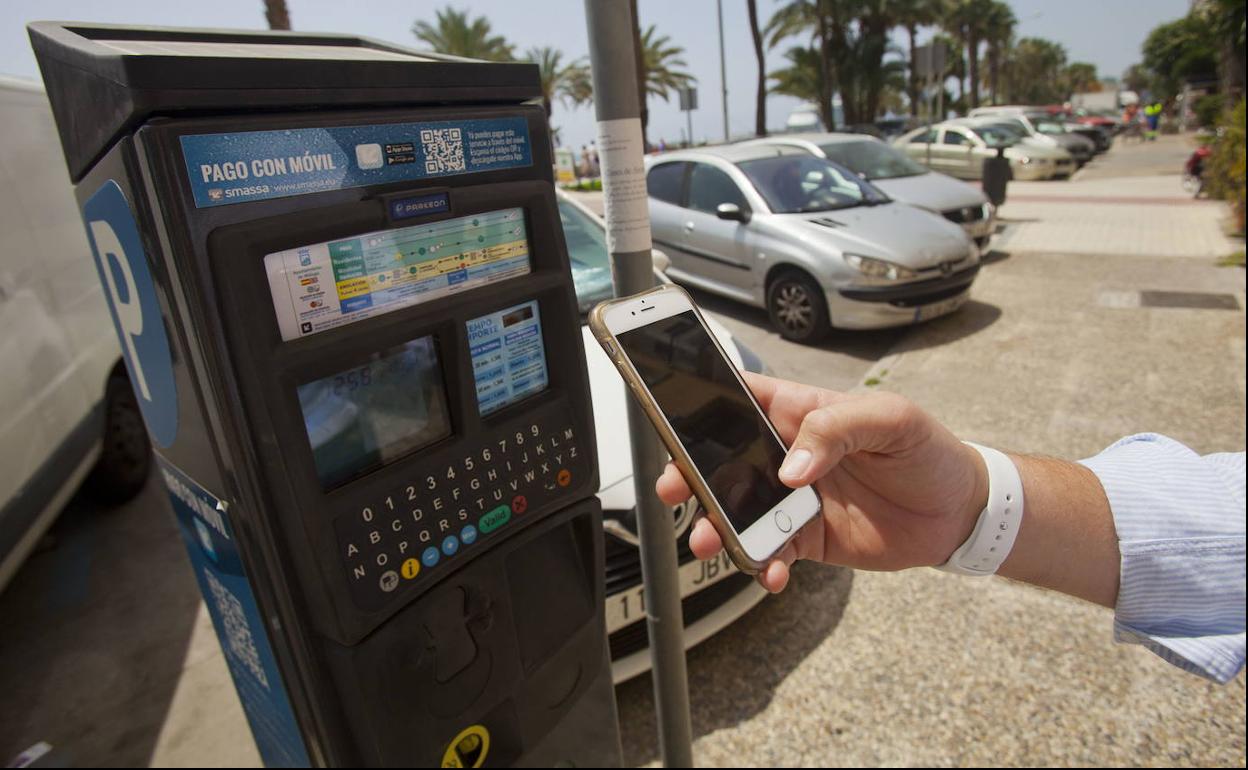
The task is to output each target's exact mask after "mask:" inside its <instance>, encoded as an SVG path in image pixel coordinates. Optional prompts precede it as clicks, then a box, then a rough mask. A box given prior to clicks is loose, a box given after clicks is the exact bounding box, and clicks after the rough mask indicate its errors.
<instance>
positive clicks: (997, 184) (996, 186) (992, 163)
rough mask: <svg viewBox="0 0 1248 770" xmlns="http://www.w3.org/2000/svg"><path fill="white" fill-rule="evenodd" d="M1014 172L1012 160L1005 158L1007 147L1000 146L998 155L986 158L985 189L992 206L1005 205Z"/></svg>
mask: <svg viewBox="0 0 1248 770" xmlns="http://www.w3.org/2000/svg"><path fill="white" fill-rule="evenodd" d="M1012 176H1013V172H1012V171H1011V170H1010V159H1009V158H1007V157H1005V147H1004V146H1003V145H999V146H998V147H997V154H996V155H993V156H992V157H991V158H984V173H983V180H984V181H983V188H984V195H986V196H988V200H990V201H992V205H994V206H997V207H1000V206H1001V205H1002V204H1003V203H1005V191H1006V187H1007V186H1008V185H1009V182H1010V177H1012Z"/></svg>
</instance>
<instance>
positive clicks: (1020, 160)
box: [1014, 155, 1031, 166]
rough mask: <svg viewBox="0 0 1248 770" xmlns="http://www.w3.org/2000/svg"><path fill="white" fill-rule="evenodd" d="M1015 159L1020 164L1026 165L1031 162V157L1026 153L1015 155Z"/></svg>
mask: <svg viewBox="0 0 1248 770" xmlns="http://www.w3.org/2000/svg"><path fill="white" fill-rule="evenodd" d="M1014 160H1015V161H1016V162H1017V163H1018V165H1020V166H1026V165H1027V164H1028V163H1030V162H1031V158H1029V157H1027V156H1026V155H1015V156H1014Z"/></svg>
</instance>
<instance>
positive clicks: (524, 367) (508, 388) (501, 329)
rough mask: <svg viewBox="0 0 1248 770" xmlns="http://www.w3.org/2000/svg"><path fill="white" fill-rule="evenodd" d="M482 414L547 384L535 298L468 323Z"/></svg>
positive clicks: (539, 321) (506, 404)
mask: <svg viewBox="0 0 1248 770" xmlns="http://www.w3.org/2000/svg"><path fill="white" fill-rule="evenodd" d="M468 345H469V348H470V350H471V353H472V373H473V376H474V378H475V379H476V382H477V406H478V407H479V408H480V409H481V414H489V413H490V412H494V411H497V410H499V409H502V408H503V407H505V406H508V405H509V404H514V403H516V402H517V401H519V400H520V399H522V398H525V397H526V396H530V395H532V394H534V393H537V392H540V391H543V390H545V389H546V386H547V384H548V383H549V381H550V380H549V376H548V374H547V370H546V348H545V346H544V345H543V344H542V321H541V317H540V316H539V315H538V307H537V300H531V301H529V302H526V303H524V304H523V305H516V306H515V307H509V308H507V309H506V310H500V311H498V312H497V313H491V314H490V315H487V316H482V317H481V318H474V319H473V320H471V321H469V322H468Z"/></svg>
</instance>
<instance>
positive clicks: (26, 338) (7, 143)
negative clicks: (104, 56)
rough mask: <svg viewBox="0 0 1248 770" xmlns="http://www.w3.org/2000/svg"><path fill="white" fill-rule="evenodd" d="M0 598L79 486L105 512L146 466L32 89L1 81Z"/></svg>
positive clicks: (74, 212) (132, 491) (143, 444)
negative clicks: (0, 365)
mask: <svg viewBox="0 0 1248 770" xmlns="http://www.w3.org/2000/svg"><path fill="white" fill-rule="evenodd" d="M0 123H3V125H4V126H5V136H4V142H3V143H0V196H2V200H0V329H4V334H3V336H0V361H3V362H4V367H3V370H2V371H0V402H2V403H4V404H5V405H6V408H5V411H4V413H3V416H0V469H2V470H3V473H0V589H3V588H4V586H5V585H7V584H8V582H9V580H10V579H11V578H12V577H13V575H14V573H16V572H17V570H18V568H19V567H20V566H21V565H22V562H23V561H24V560H25V559H26V557H27V556H28V555H29V554H30V552H31V551H32V550H33V549H34V547H35V546H36V545H37V544H38V543H39V539H40V538H41V537H42V536H43V534H44V533H45V532H46V531H47V530H48V528H49V527H50V526H52V523H53V522H54V521H56V517H57V515H58V514H59V513H60V511H61V508H62V507H64V505H65V503H66V502H67V501H68V500H69V498H70V497H72V496H73V494H74V492H75V491H76V490H77V488H78V487H79V485H80V484H82V483H83V482H84V481H85V483H86V485H87V487H88V489H89V490H90V491H91V492H92V493H94V494H95V496H96V497H98V498H100V499H101V500H103V501H105V502H110V503H117V502H121V501H124V500H127V499H129V498H130V497H133V496H134V495H136V494H138V492H139V490H141V489H142V488H143V483H144V481H145V480H146V478H147V474H148V469H149V466H150V461H151V454H150V448H149V446H148V441H147V431H146V430H145V428H144V426H143V419H142V417H141V416H140V414H139V408H138V403H137V402H135V400H134V393H133V391H132V390H131V388H130V381H129V379H128V377H127V375H126V369H125V366H124V365H123V364H122V361H121V349H120V347H119V346H118V343H117V335H116V334H115V333H114V332H113V324H112V322H111V321H110V319H109V312H108V307H107V305H106V304H105V301H104V292H103V291H102V290H101V288H100V276H99V274H98V273H97V272H96V268H95V265H94V261H93V260H92V258H91V247H90V246H89V245H88V244H87V236H86V232H85V231H84V230H83V226H82V218H81V217H80V216H79V213H78V205H77V203H76V202H75V201H74V194H73V189H72V188H71V186H70V183H69V173H68V172H67V171H66V169H65V160H64V156H63V155H62V154H61V146H60V144H59V143H58V141H57V136H58V134H57V132H56V128H55V126H53V124H52V111H51V108H50V107H49V106H48V100H47V97H46V96H45V95H44V91H43V89H42V88H41V87H40V86H39V85H38V84H37V83H34V82H32V81H27V80H19V79H17V78H8V77H0Z"/></svg>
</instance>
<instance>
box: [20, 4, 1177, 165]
mask: <svg viewBox="0 0 1248 770" xmlns="http://www.w3.org/2000/svg"><path fill="white" fill-rule="evenodd" d="M722 2H723V14H724V44H725V57H724V58H725V62H726V64H725V69H726V72H727V78H726V79H727V84H728V130H729V133H730V135H731V136H733V137H734V138H735V137H739V136H744V135H747V134H751V133H753V130H754V94H755V89H756V88H757V83H758V66H757V64H756V62H755V59H754V50H753V44H752V42H751V39H750V28H749V21H748V17H747V15H746V2H745V0H722ZM782 2H783V0H758V14H759V17H760V24H765V23H766V19H767V18H769V17H770V15H771V14H772V13H773V12H774V11H775V9H776V8H777V7H779V5H780V4H781V3H782ZM1008 2H1009V4H1010V5H1011V6H1012V7H1013V9H1014V15H1015V16H1016V17H1017V18H1018V21H1019V23H1018V27H1017V31H1016V34H1017V36H1018V37H1045V38H1048V39H1050V40H1054V41H1056V42H1058V43H1061V44H1062V45H1064V46H1065V47H1066V50H1067V53H1068V57H1069V60H1071V61H1087V62H1091V63H1093V64H1095V65H1096V67H1097V70H1098V72H1099V73H1100V74H1101V75H1103V76H1104V75H1109V76H1120V75H1121V74H1122V72H1123V70H1125V69H1126V68H1127V67H1128V66H1129V65H1131V64H1133V63H1135V62H1137V61H1139V58H1140V55H1139V50H1140V45H1141V44H1142V43H1143V42H1144V38H1145V37H1146V36H1147V35H1148V33H1149V31H1150V30H1151V29H1152V28H1153V27H1155V26H1156V25H1158V24H1160V23H1162V22H1165V21H1170V20H1173V19H1176V18H1178V17H1180V16H1183V15H1184V14H1185V13H1186V12H1187V8H1188V0H1008ZM287 5H288V7H289V9H290V17H291V24H292V26H293V27H294V28H295V29H297V30H301V31H305V32H318V31H322V32H323V31H330V32H340V33H354V34H359V35H364V36H367V37H373V38H379V39H381V40H387V41H390V42H393V43H397V44H400V45H404V46H409V47H413V48H419V47H421V44H420V43H419V41H417V40H416V38H415V37H414V36H413V35H412V34H411V27H412V23H413V22H415V21H416V20H418V19H420V20H427V21H430V22H433V21H434V19H435V12H436V10H437V9H440V8H443V7H445V6H447V5H451V6H453V7H455V8H457V9H459V10H466V11H468V12H469V13H470V14H471V15H473V16H478V15H480V16H485V17H487V18H488V19H489V20H490V22H491V24H492V26H493V29H494V32H495V34H502V35H504V36H505V37H506V38H507V40H508V41H510V42H511V43H513V44H514V45H515V47H516V50H517V51H518V52H523V51H525V50H526V49H528V48H530V47H533V46H542V45H549V46H554V47H556V48H558V49H560V50H561V51H563V53H564V60H565V61H571V60H573V59H577V58H579V57H582V56H588V53H589V46H588V43H587V41H586V32H585V14H584V3H583V0H434V1H430V0H354V1H353V2H345V1H344V0H287ZM538 10H540V12H537V11H538ZM638 13H639V16H640V20H641V24H642V27H643V28H645V27H646V26H649V25H650V24H654V25H656V26H657V31H658V33H659V34H662V35H667V36H669V37H670V38H671V41H672V43H673V44H675V45H678V46H682V47H684V49H685V55H684V58H685V62H686V64H687V67H686V70H687V71H688V72H690V73H691V74H692V75H694V76H695V77H696V78H697V80H698V84H697V87H698V103H699V109H698V110H695V111H694V112H693V115H692V116H691V117H692V121H693V135H694V138H695V139H696V140H698V141H701V140H702V139H711V140H720V139H723V136H724V119H723V109H722V108H723V104H724V102H723V99H722V96H721V89H722V81H721V78H720V56H719V35H718V26H717V23H716V3H715V1H714V0H638ZM40 19H54V20H67V21H94V22H109V23H116V24H152V25H160V26H183V27H235V28H244V29H263V28H265V27H266V24H265V20H264V3H263V0H211V2H207V3H186V2H176V0H175V1H174V2H170V0H107V1H106V2H101V0H3V2H2V3H0V73H2V74H7V75H18V76H23V77H31V78H38V76H39V72H38V68H37V66H36V65H35V60H34V56H33V55H32V54H31V52H30V43H29V40H28V39H27V37H26V30H25V25H26V24H27V22H30V21H35V20H40ZM927 34H930V33H927ZM927 34H925V35H922V36H921V37H920V43H921V42H922V39H923V38H924V37H926V36H927ZM895 37H896V41H897V43H898V45H900V46H903V47H904V46H906V45H907V43H906V39H905V35H904V32H901V31H898V33H897V34H896V35H895ZM791 44H792V43H782V44H781V45H780V46H778V47H777V48H776V49H774V50H772V51H770V52H769V53H768V56H767V66H768V70H773V69H778V68H780V67H782V66H783V54H784V51H785V50H786V49H787V47H788V46H789V45H791ZM796 106H798V101H797V100H796V99H793V98H791V97H786V96H777V95H773V96H769V97H768V99H767V125H768V127H769V128H771V129H775V128H780V127H782V126H783V125H784V122H785V120H786V119H787V117H788V115H789V113H790V112H791V111H792V110H793V108H794V107H796ZM685 118H686V116H685V114H684V113H682V112H681V111H680V107H679V103H678V100H677V99H676V97H675V95H673V96H672V99H671V101H670V102H667V103H665V102H663V101H662V100H660V99H655V98H651V100H650V130H649V136H650V140H651V141H653V142H658V141H659V140H660V139H664V140H666V141H667V142H669V143H674V142H678V141H680V140H681V139H682V138H683V137H684V133H685V125H686V120H685ZM552 123H553V124H554V125H555V126H556V127H558V128H560V129H561V130H562V140H563V144H564V145H565V146H569V147H573V148H576V149H579V148H580V147H581V146H582V145H584V144H586V143H588V142H589V141H590V140H591V139H593V138H594V136H595V122H594V114H593V108H592V106H586V107H582V108H580V109H570V108H568V107H566V106H564V105H560V104H558V103H556V104H555V106H554V113H553V116H552Z"/></svg>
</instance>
